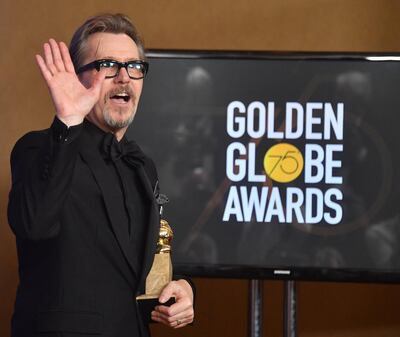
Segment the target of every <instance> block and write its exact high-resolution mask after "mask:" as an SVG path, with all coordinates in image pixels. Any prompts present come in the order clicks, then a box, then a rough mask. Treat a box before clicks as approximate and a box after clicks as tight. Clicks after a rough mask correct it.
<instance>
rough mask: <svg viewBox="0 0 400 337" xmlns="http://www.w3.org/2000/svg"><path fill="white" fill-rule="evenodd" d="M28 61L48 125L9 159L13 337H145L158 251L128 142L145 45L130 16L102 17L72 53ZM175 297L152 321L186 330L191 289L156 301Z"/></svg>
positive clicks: (51, 52)
mask: <svg viewBox="0 0 400 337" xmlns="http://www.w3.org/2000/svg"><path fill="white" fill-rule="evenodd" d="M71 58H72V59H71ZM36 61H37V64H38V65H39V68H40V71H41V73H42V75H43V78H44V80H45V81H46V83H47V86H48V87H49V91H50V94H51V97H52V99H53V102H54V107H55V112H56V116H55V118H54V121H53V123H52V125H51V127H50V128H49V129H47V130H44V131H37V132H31V133H28V134H27V135H25V136H24V137H22V138H21V139H20V140H19V141H18V142H17V144H16V145H15V147H14V149H13V152H12V155H11V166H12V180H13V182H12V189H11V192H10V201H9V209H8V217H9V223H10V226H11V228H12V230H13V232H14V233H15V235H16V238H17V248H18V258H19V273H20V284H19V287H18V291H17V298H16V303H15V311H14V315H13V320H12V336H14V337H29V336H41V335H42V334H43V335H44V336H49V337H50V336H78V335H79V336H89V335H90V336H92V335H99V336H107V337H125V336H126V337H128V336H129V337H134V336H148V327H147V325H146V324H145V323H143V317H141V313H140V311H139V308H138V305H137V302H136V300H135V298H136V296H137V295H139V294H141V293H143V292H144V283H145V279H146V276H147V274H148V272H149V270H150V268H151V265H152V261H153V257H154V253H155V249H156V242H157V237H158V230H159V216H158V205H157V199H156V197H157V194H158V181H157V174H156V170H155V168H154V165H153V163H152V161H151V160H150V159H149V158H147V157H146V156H145V155H144V154H143V153H142V152H141V150H140V149H139V148H138V146H137V145H136V144H135V143H133V142H128V141H127V140H126V139H125V137H124V134H125V132H126V130H127V127H128V125H129V124H130V123H131V122H132V120H133V118H134V116H135V113H136V109H137V105H138V102H139V98H140V94H141V91H142V87H143V78H144V77H145V75H146V72H147V67H148V65H147V63H146V62H145V61H144V51H143V45H142V42H141V40H140V38H139V36H138V34H137V32H136V30H135V28H134V26H133V25H132V23H131V22H130V21H129V19H128V18H127V17H126V16H124V15H120V14H117V15H101V16H97V17H93V18H91V19H89V20H88V21H87V22H85V23H84V24H83V25H82V26H81V27H80V28H79V29H78V30H77V31H76V33H75V34H74V36H73V38H72V41H71V45H70V51H68V49H67V47H66V45H65V44H64V43H63V42H60V43H57V42H56V41H55V40H54V39H50V40H49V42H48V43H45V44H44V56H41V55H36ZM171 297H175V300H176V303H175V304H173V305H171V306H170V307H168V306H165V305H158V306H157V307H156V308H155V310H154V311H153V312H152V313H151V318H152V319H153V320H154V321H157V322H161V323H163V324H166V325H168V326H171V327H173V328H180V327H183V326H185V325H187V324H190V323H191V322H192V320H193V315H194V314H193V290H192V286H191V284H190V283H189V282H188V281H187V280H184V279H181V280H177V281H172V282H171V283H169V284H168V285H167V286H166V287H165V288H164V290H163V291H162V293H161V295H160V297H159V301H160V302H161V303H165V302H166V301H168V300H169V299H170V298H171Z"/></svg>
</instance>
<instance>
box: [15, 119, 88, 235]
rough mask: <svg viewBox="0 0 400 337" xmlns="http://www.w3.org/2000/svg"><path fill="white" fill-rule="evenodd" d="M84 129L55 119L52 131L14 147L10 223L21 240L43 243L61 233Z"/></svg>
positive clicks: (24, 139) (29, 136)
mask: <svg viewBox="0 0 400 337" xmlns="http://www.w3.org/2000/svg"><path fill="white" fill-rule="evenodd" d="M81 129H82V124H80V125H77V126H73V127H70V128H67V126H66V125H64V124H63V123H62V122H61V121H60V120H58V119H57V118H55V119H54V121H53V123H52V125H51V127H50V129H48V130H44V131H36V132H30V133H28V134H26V135H25V136H23V137H22V138H21V139H20V140H19V141H18V142H17V143H16V145H15V146H14V149H13V151H12V153H11V173H12V187H11V191H10V195H9V204H8V221H9V224H10V226H11V228H12V230H13V232H14V233H15V235H16V236H17V237H19V238H21V239H31V240H41V239H47V238H51V237H54V236H56V235H57V234H58V233H59V230H60V214H61V210H62V207H63V204H64V201H65V199H66V198H67V196H68V193H69V188H68V187H69V186H70V182H71V179H72V174H73V169H74V166H75V162H76V157H77V154H78V143H79V137H78V136H79V134H80V131H81Z"/></svg>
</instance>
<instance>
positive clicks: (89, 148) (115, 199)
mask: <svg viewBox="0 0 400 337" xmlns="http://www.w3.org/2000/svg"><path fill="white" fill-rule="evenodd" d="M81 141H82V144H81V145H82V146H81V147H80V148H81V150H80V153H81V156H82V158H83V160H84V161H85V162H86V163H87V165H88V166H89V168H90V170H91V171H92V173H93V176H94V178H95V180H96V183H97V185H98V186H99V188H100V190H101V193H102V196H103V200H104V204H105V207H106V211H107V214H108V217H109V220H110V223H111V228H112V231H113V232H114V235H115V237H116V239H117V241H118V244H119V246H120V248H121V251H122V253H123V255H124V257H125V259H126V260H127V262H128V264H129V267H130V268H131V270H132V271H133V273H135V274H136V275H138V272H137V270H135V268H134V264H133V257H132V254H133V250H132V249H130V244H129V236H128V235H127V232H126V230H124V228H123V226H121V225H120V224H121V223H124V218H123V214H125V208H124V200H123V196H122V194H121V192H120V189H119V187H118V186H117V185H115V184H114V183H113V182H112V181H111V179H110V177H109V174H108V172H109V168H108V167H107V166H106V163H105V162H104V160H103V158H102V157H101V155H100V153H99V150H98V148H97V147H96V146H95V144H94V143H93V141H91V140H90V137H89V135H88V134H87V133H86V132H84V133H83V134H82V138H81Z"/></svg>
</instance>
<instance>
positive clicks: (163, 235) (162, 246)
mask: <svg viewBox="0 0 400 337" xmlns="http://www.w3.org/2000/svg"><path fill="white" fill-rule="evenodd" d="M157 201H158V203H159V205H160V216H162V212H163V206H162V205H163V204H165V203H167V202H168V198H167V197H166V196H164V195H160V197H158V198H157ZM172 238H173V232H172V229H171V227H170V226H169V224H168V222H167V221H166V220H164V219H161V220H160V231H159V235H158V241H157V250H156V254H154V260H153V265H152V267H151V269H150V272H149V274H148V275H147V277H146V284H145V293H144V294H142V295H139V296H137V297H136V300H137V301H138V303H139V307H140V310H141V313H142V318H143V319H144V320H145V321H146V322H149V321H150V320H151V311H152V310H153V309H154V307H155V306H156V305H158V304H160V303H159V302H158V297H159V296H160V294H161V292H162V290H163V289H164V287H165V286H166V285H167V284H168V283H169V282H171V280H172V263H171V241H172ZM174 302H175V299H174V298H172V299H170V300H169V301H167V302H166V303H163V305H171V304H172V303H174Z"/></svg>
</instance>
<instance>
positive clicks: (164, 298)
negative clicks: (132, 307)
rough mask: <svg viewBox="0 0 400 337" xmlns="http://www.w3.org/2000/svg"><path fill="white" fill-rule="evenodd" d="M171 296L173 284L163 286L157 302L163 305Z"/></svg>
mask: <svg viewBox="0 0 400 337" xmlns="http://www.w3.org/2000/svg"><path fill="white" fill-rule="evenodd" d="M173 294H174V284H173V282H170V283H168V284H167V285H166V286H165V288H164V289H163V291H162V292H161V294H160V296H159V298H158V300H159V302H160V303H165V302H167V301H168V300H169V299H170V298H171V297H172V296H173Z"/></svg>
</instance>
